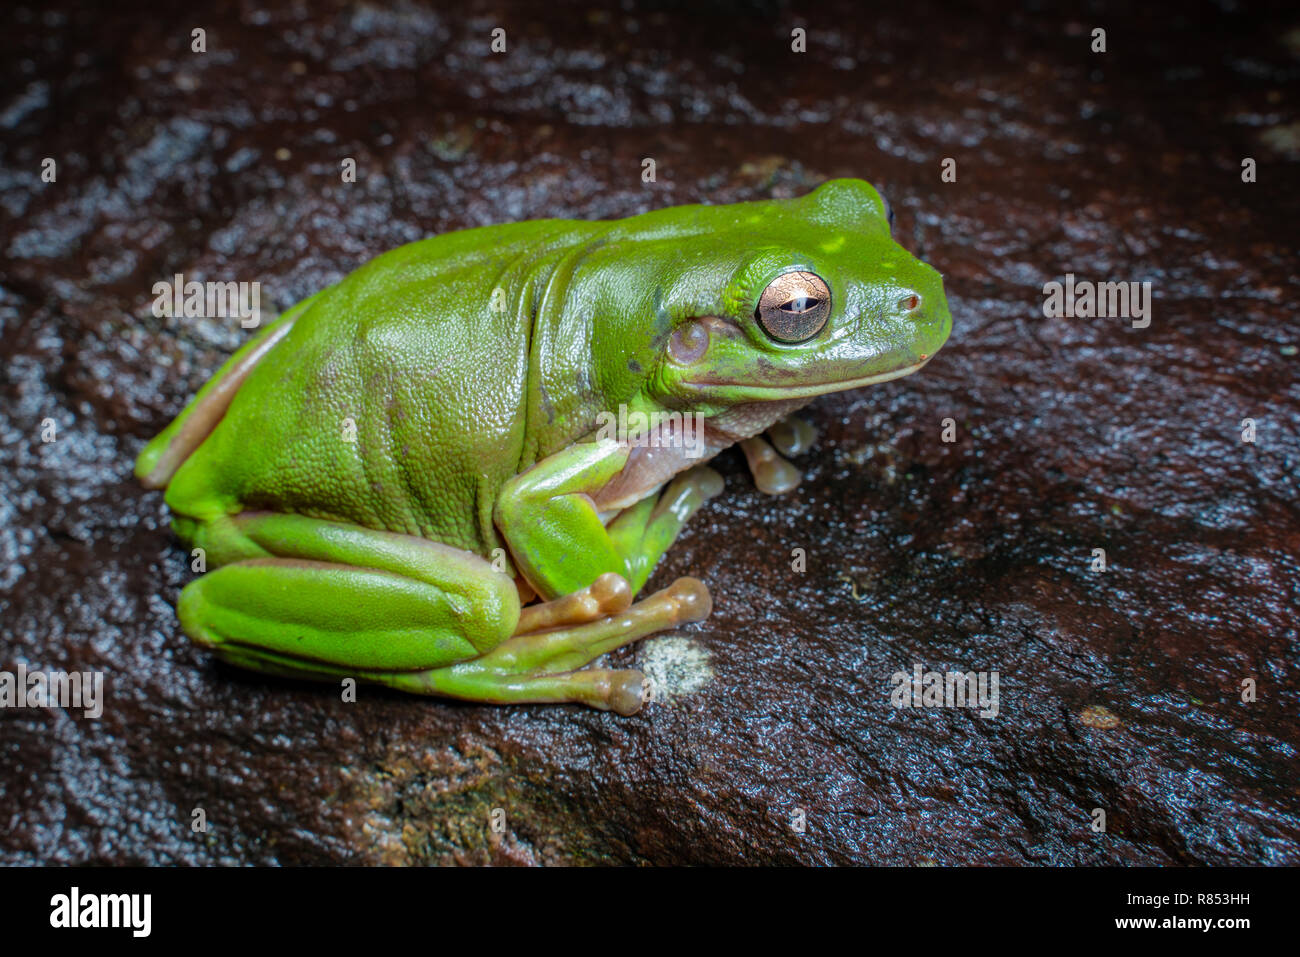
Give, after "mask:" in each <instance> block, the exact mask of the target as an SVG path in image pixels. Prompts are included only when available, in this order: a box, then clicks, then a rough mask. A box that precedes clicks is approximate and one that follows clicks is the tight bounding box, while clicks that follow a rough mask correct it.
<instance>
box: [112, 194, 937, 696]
mask: <svg viewBox="0 0 1300 957" xmlns="http://www.w3.org/2000/svg"><path fill="white" fill-rule="evenodd" d="M892 222H893V214H892V211H891V210H890V208H889V206H888V204H887V203H886V201H885V200H884V198H883V197H882V195H881V194H880V192H879V191H877V189H876V188H875V187H874V186H872V185H871V184H870V183H868V182H866V181H865V180H861V179H832V180H828V181H826V182H824V183H822V184H821V185H819V186H817V187H816V188H814V189H812V190H811V191H809V192H807V193H805V194H804V195H802V196H796V197H782V198H771V199H761V200H752V201H746V202H736V203H724V204H694V205H684V206H669V207H664V208H661V209H655V210H651V211H648V212H643V213H640V214H638V215H633V216H630V217H627V218H624V219H609V220H578V219H540V220H530V221H525V222H516V223H503V224H498V225H488V226H481V227H477V228H471V229H465V230H460V231H455V232H448V233H443V234H440V235H435V236H431V237H429V238H425V239H421V240H418V241H415V242H412V243H409V244H406V245H403V246H400V247H398V248H396V249H393V250H390V251H388V252H385V253H383V254H381V255H378V256H376V257H375V258H373V259H371V260H370V261H368V262H366V263H365V264H363V265H361V266H360V267H359V268H357V269H356V270H355V271H353V272H352V273H350V274H348V275H347V276H346V277H345V278H343V279H342V280H340V281H339V282H337V283H336V284H334V285H332V286H328V287H327V288H324V289H322V290H320V291H318V292H316V293H315V294H313V295H310V296H308V297H307V298H306V299H304V300H302V301H301V302H299V303H298V304H297V305H295V306H293V307H291V308H289V309H287V310H286V311H285V312H284V313H282V314H281V315H279V316H278V317H276V318H275V319H273V320H271V321H268V322H267V323H266V325H265V326H264V327H262V328H260V329H258V330H256V332H255V333H253V334H252V335H251V337H250V338H249V340H248V341H247V342H246V343H244V344H243V345H242V347H240V348H239V349H238V350H237V351H236V352H234V354H233V355H231V356H230V358H229V359H228V360H227V361H226V362H225V363H224V364H223V365H221V366H220V368H219V369H218V370H217V371H216V372H215V374H213V375H212V377H211V378H210V379H209V380H208V381H207V383H206V384H205V385H203V386H202V388H200V389H199V391H198V392H197V393H196V394H195V395H194V396H193V398H192V399H191V400H190V401H189V402H188V404H186V405H185V406H184V408H183V409H182V411H181V412H180V413H179V414H178V415H177V417H176V418H175V420H174V421H172V422H171V424H170V425H168V426H167V427H166V428H165V429H164V430H163V431H162V432H161V433H159V434H158V435H157V436H156V437H155V438H153V439H152V440H151V441H149V442H148V443H147V444H145V445H144V447H143V449H142V450H141V452H140V454H139V457H138V459H137V461H136V464H135V474H136V476H137V477H138V478H139V480H140V481H141V482H142V483H143V485H144V486H146V487H147V488H150V489H157V490H161V491H162V492H163V498H164V502H165V504H166V506H167V508H168V509H169V511H170V514H171V527H172V529H173V530H174V532H175V534H176V535H177V536H178V537H179V538H180V539H181V540H183V541H184V542H186V543H188V544H189V545H190V546H191V547H192V548H193V549H194V550H195V551H194V554H196V555H202V556H203V566H202V569H201V574H199V575H198V576H197V577H195V578H194V579H193V580H191V581H190V582H189V583H188V584H186V585H185V586H184V588H183V589H182V590H181V592H180V595H179V597H178V599H177V602H176V610H177V617H178V619H179V623H180V626H181V629H182V630H183V631H184V633H185V634H186V635H188V636H189V638H190V639H192V641H193V642H194V643H196V644H197V645H198V646H200V647H202V648H204V649H208V650H210V652H211V653H212V654H213V655H214V656H215V657H216V658H217V659H220V660H222V661H224V662H227V663H229V664H231V665H235V666H238V667H241V668H245V669H250V670H252V671H256V672H260V673H263V674H267V675H274V676H281V677H287V678H297V679H314V680H318V681H334V682H340V681H346V680H347V679H353V681H354V682H360V683H366V684H372V685H380V686H386V687H389V688H395V689H398V690H400V691H405V692H411V693H414V694H422V695H431V696H436V697H441V698H447V699H459V700H461V701H465V702H475V703H484V704H488V703H490V704H504V705H510V704H537V703H556V704H559V703H565V704H578V705H586V706H589V707H592V708H596V709H599V710H603V711H611V712H614V713H615V714H618V715H624V716H627V715H632V714H635V713H637V712H638V711H639V710H640V709H641V708H642V706H643V705H644V704H645V702H646V700H647V699H648V698H650V697H651V696H652V695H653V689H652V688H651V686H650V684H649V682H648V681H647V679H646V677H645V675H644V674H643V673H642V672H641V671H640V670H638V669H635V668H607V667H601V666H600V665H599V662H598V659H600V658H602V656H604V655H606V654H608V653H609V652H612V651H614V650H616V649H618V648H622V647H625V646H627V645H631V644H632V643H634V642H636V641H638V640H640V639H642V638H645V637H647V636H649V635H653V634H658V633H661V632H666V631H671V630H673V629H677V628H680V627H685V626H687V625H690V624H692V623H696V622H700V621H703V620H705V619H706V618H707V617H708V616H709V615H710V613H711V611H712V596H711V593H710V592H709V589H708V588H707V586H706V585H705V584H704V583H703V582H702V581H700V580H699V579H698V578H696V577H693V576H683V577H679V578H677V579H676V580H675V581H673V582H672V583H671V584H669V585H668V586H667V587H664V588H662V589H660V590H659V591H656V592H655V593H654V594H652V595H649V596H647V597H641V598H640V599H639V600H638V596H639V594H640V592H641V591H642V589H643V588H644V586H645V585H646V584H647V582H648V581H649V579H650V577H651V574H652V573H653V571H654V570H655V568H656V565H657V564H658V562H659V560H660V559H661V558H662V556H663V555H664V554H665V553H666V552H667V551H668V550H669V549H670V548H671V546H672V545H673V543H674V541H675V540H676V539H677V538H678V536H679V534H680V533H681V532H682V530H683V529H684V527H685V526H686V525H687V523H688V522H689V521H690V519H691V517H692V516H693V515H695V514H696V513H697V512H698V511H699V510H700V509H701V508H702V507H703V506H704V505H705V503H706V502H707V501H708V500H710V499H711V498H713V497H714V496H716V495H718V494H719V493H720V492H721V491H722V490H723V485H724V483H723V480H722V478H721V476H720V475H719V473H718V472H717V471H716V470H715V469H714V468H713V467H712V466H710V465H709V464H708V462H709V461H710V460H711V459H712V458H713V457H714V456H716V455H717V454H719V453H720V452H722V451H723V450H724V449H727V448H729V447H731V446H733V445H737V444H739V445H740V446H741V447H742V449H743V450H744V452H745V455H746V458H747V460H748V461H749V463H750V465H751V468H752V469H753V471H754V475H755V479H756V481H757V484H758V485H759V486H760V488H762V489H763V490H765V491H769V492H772V493H781V492H784V491H787V490H789V489H790V488H792V487H793V485H795V484H797V479H798V470H797V469H794V468H793V466H792V465H791V463H789V461H788V460H787V459H786V458H785V454H784V453H789V454H797V453H799V452H801V451H803V450H805V449H806V448H807V446H808V444H809V441H810V432H809V430H808V428H807V426H806V424H803V423H802V421H801V420H800V419H799V418H798V417H797V416H796V415H795V414H796V413H797V412H798V411H799V410H800V409H801V408H802V407H803V406H805V405H806V404H807V403H809V402H810V401H812V400H813V399H814V398H815V397H817V396H820V395H824V394H827V393H831V392H838V391H842V390H848V389H857V388H861V387H865V386H871V385H875V384H878V383H882V382H885V381H888V380H892V379H896V378H899V377H901V376H906V375H909V374H911V373H913V372H916V371H917V370H919V369H920V368H921V367H922V366H924V365H925V364H926V363H927V362H929V361H930V359H931V358H932V357H933V356H934V354H935V353H936V352H937V351H938V349H939V348H940V347H941V346H942V345H943V343H944V342H945V341H946V339H947V338H948V336H949V333H950V331H951V327H952V319H951V316H950V313H949V309H948V305H947V301H946V299H945V295H944V290H943V281H942V277H941V275H940V274H939V272H938V271H937V270H935V269H934V268H933V267H931V266H930V265H927V264H926V263H924V262H922V261H921V260H920V259H918V258H916V257H914V256H913V255H912V254H911V253H909V252H907V251H906V250H905V249H904V248H903V247H902V246H901V245H899V244H898V243H897V242H896V241H895V239H894V238H893V235H892ZM616 413H617V415H616ZM611 422H618V423H623V426H624V427H622V429H621V430H620V428H619V427H614V428H611V427H610V425H611ZM764 435H767V437H768V438H767V439H765V438H764ZM768 439H770V440H771V442H769V441H768ZM774 446H775V448H774ZM792 473H793V474H792ZM199 550H201V551H199ZM354 686H355V685H354Z"/></svg>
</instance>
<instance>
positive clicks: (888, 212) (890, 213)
mask: <svg viewBox="0 0 1300 957" xmlns="http://www.w3.org/2000/svg"><path fill="white" fill-rule="evenodd" d="M880 201H881V202H882V203H884V204H885V222H887V223H889V231H890V232H891V233H892V232H893V231H894V207H893V206H891V205H890V204H889V200H887V199H885V197H884V196H881V197H880Z"/></svg>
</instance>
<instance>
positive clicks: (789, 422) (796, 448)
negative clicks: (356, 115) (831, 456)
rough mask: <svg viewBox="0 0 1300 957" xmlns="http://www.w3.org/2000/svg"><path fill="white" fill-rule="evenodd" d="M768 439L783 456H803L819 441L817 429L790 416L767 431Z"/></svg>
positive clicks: (794, 416) (796, 417)
mask: <svg viewBox="0 0 1300 957" xmlns="http://www.w3.org/2000/svg"><path fill="white" fill-rule="evenodd" d="M767 437H768V438H769V439H771V440H772V444H773V445H774V446H776V450H777V451H778V452H780V453H781V454H782V455H803V454H804V453H805V452H807V451H808V450H809V449H810V448H812V444H813V443H814V442H816V441H817V427H816V426H814V425H812V424H811V423H809V422H805V421H804V420H803V419H801V418H799V417H798V416H797V415H788V416H786V417H785V418H784V419H782V420H781V421H780V422H778V423H776V425H774V426H772V427H771V428H770V429H768V430H767Z"/></svg>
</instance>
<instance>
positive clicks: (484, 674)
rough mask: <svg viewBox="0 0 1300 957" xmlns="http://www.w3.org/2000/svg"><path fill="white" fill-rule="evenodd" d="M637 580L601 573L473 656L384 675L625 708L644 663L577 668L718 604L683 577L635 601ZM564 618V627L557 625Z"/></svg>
mask: <svg viewBox="0 0 1300 957" xmlns="http://www.w3.org/2000/svg"><path fill="white" fill-rule="evenodd" d="M630 596H631V588H630V586H629V585H628V584H627V582H626V581H625V580H624V579H623V578H622V577H621V576H619V575H615V574H612V573H611V574H607V575H602V576H601V577H600V578H598V579H597V580H596V581H595V582H593V583H592V585H591V586H590V587H588V588H585V589H582V590H581V591H578V592H575V593H573V594H572V595H566V596H565V597H563V598H558V599H556V600H555V601H551V602H546V603H544V604H542V605H539V606H537V607H536V609H530V610H529V611H532V612H534V614H531V615H529V617H527V618H521V620H520V627H519V629H518V630H517V631H516V633H515V634H514V636H513V637H511V638H509V639H507V640H506V641H504V642H502V643H501V644H500V645H498V646H497V647H496V648H493V649H492V650H491V651H489V652H487V653H486V654H484V655H481V656H479V657H478V658H475V659H473V660H471V661H466V662H462V663H460V664H457V665H452V666H450V667H447V668H440V669H437V670H434V671H427V672H420V673H414V674H409V675H392V676H390V678H389V680H387V681H386V682H385V683H387V684H392V685H394V686H396V687H399V688H402V689H404V690H407V691H422V692H424V693H426V694H428V693H433V694H440V695H446V696H448V697H452V698H468V699H471V700H474V701H489V702H496V703H500V704H509V703H519V702H545V701H573V702H579V703H581V704H586V705H590V706H591V707H593V708H599V709H601V710H604V711H611V710H612V711H616V712H618V713H619V714H622V715H630V714H635V713H636V712H637V711H639V710H641V706H642V704H644V702H645V676H644V675H642V674H641V672H639V671H635V670H623V671H612V670H606V669H601V668H590V669H587V670H584V671H578V670H575V669H578V668H581V667H582V666H583V665H586V664H588V663H590V662H591V661H594V660H595V659H596V658H599V657H600V656H601V655H603V654H605V653H606V652H609V651H613V650H614V649H616V648H621V647H623V646H624V645H629V644H631V643H632V642H634V641H637V640H638V639H641V638H644V637H645V636H646V635H649V634H653V633H654V632H657V631H664V630H666V629H669V628H675V627H677V626H678V625H682V624H686V623H688V622H694V621H702V620H703V619H705V618H707V617H708V616H709V612H710V611H712V607H713V602H712V599H711V598H710V596H709V590H708V589H707V588H706V587H705V586H704V583H703V582H700V581H699V580H697V579H694V578H679V579H677V581H675V582H673V583H672V584H671V585H669V586H668V587H667V588H665V589H663V590H662V591H659V592H656V593H655V594H653V595H651V596H650V597H649V598H646V599H643V600H642V601H639V602H637V603H636V604H635V605H631V606H630V607H629V606H628V604H627V602H628V600H629V599H630ZM557 626H558V627H557Z"/></svg>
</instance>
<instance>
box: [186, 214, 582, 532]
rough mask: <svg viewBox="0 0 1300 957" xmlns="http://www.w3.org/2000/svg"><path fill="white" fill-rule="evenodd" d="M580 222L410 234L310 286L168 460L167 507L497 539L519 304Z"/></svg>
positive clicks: (193, 513) (521, 340)
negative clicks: (206, 430) (188, 450)
mask: <svg viewBox="0 0 1300 957" xmlns="http://www.w3.org/2000/svg"><path fill="white" fill-rule="evenodd" d="M585 225H587V224H580V223H572V222H568V221H558V220H551V221H544V222H533V223H520V224H514V225H508V226H499V227H489V228H487V229H481V230H471V231H466V232H461V233H452V234H448V235H446V236H440V237H434V238H433V239H429V240H423V241H421V242H417V243H411V244H409V245H407V246H403V247H400V248H399V249H395V250H393V251H392V252H390V253H386V254H384V255H383V256H380V257H377V258H376V259H374V260H372V261H371V262H370V263H368V264H366V265H365V266H362V267H361V268H360V269H358V270H357V271H355V272H354V273H352V274H351V275H349V276H348V277H347V278H345V279H344V280H343V281H341V282H340V283H339V284H337V285H336V286H333V287H331V288H329V289H327V290H324V291H323V292H321V293H319V294H318V295H317V296H315V297H313V299H312V300H311V301H310V302H309V303H308V304H307V305H306V308H305V309H303V311H302V312H301V314H300V315H298V316H297V317H296V318H293V320H292V328H290V329H289V330H288V331H287V332H286V333H284V335H283V336H282V337H281V338H280V339H279V341H278V342H277V343H276V344H275V345H274V347H273V348H271V349H270V350H269V351H268V352H267V353H266V354H265V355H264V356H262V357H261V358H260V359H259V360H258V362H257V364H256V366H255V367H254V368H252V369H251V371H249V372H248V374H247V377H246V378H245V379H244V380H243V382H242V383H241V384H240V385H239V386H238V391H237V392H236V393H235V395H234V398H233V400H231V402H230V405H229V407H228V408H227V409H226V411H225V415H224V416H223V417H222V418H221V420H220V422H219V423H218V424H217V425H216V427H215V428H214V429H213V431H212V432H211V434H210V435H208V436H207V438H206V439H205V440H204V441H203V442H202V444H201V445H199V446H198V448H197V449H196V450H195V451H194V452H193V454H191V455H190V456H189V458H188V459H186V460H185V462H184V463H183V464H182V465H181V466H180V468H179V469H178V470H177V472H176V474H175V476H174V477H173V478H172V480H171V482H170V484H169V485H168V488H167V503H168V505H169V506H170V507H171V508H172V509H173V511H175V512H177V513H179V514H182V515H186V516H189V517H191V518H194V519H198V520H200V521H202V520H207V519H211V518H215V517H218V516H220V515H225V514H235V513H238V512H242V511H249V510H269V511H277V512H292V513H297V514H305V515H312V516H314V517H319V518H327V519H333V520H338V521H345V522H350V523H355V524H360V525H364V526H366V527H368V528H377V529H386V530H390V531H397V532H403V533H406V534H411V535H420V536H423V537H426V538H430V539H434V540H437V541H442V542H446V543H447V544H450V545H455V546H457V547H460V548H466V549H469V550H472V551H475V552H478V553H480V554H486V553H487V552H489V551H490V550H491V549H492V548H494V547H497V545H499V544H500V542H499V539H498V538H497V534H496V530H495V528H494V526H493V523H492V508H493V505H494V503H495V500H496V493H497V490H498V489H499V488H500V486H501V485H502V484H503V483H504V482H505V481H506V480H508V479H509V478H510V477H511V476H512V475H514V474H515V472H516V470H517V469H518V467H519V463H520V459H521V456H522V455H523V454H524V451H525V444H526V429H527V421H526V419H527V389H528V374H529V373H528V370H529V339H530V328H529V323H530V318H531V314H532V307H531V305H530V302H531V301H532V300H533V299H534V296H535V295H536V294H538V293H539V290H537V289H536V288H535V287H536V285H537V284H538V283H541V282H544V281H545V278H546V276H547V275H548V274H549V272H548V270H547V268H546V266H547V262H548V259H550V260H553V259H554V258H555V250H557V249H558V250H563V249H564V248H565V244H566V243H567V242H570V241H571V240H572V239H573V238H574V236H575V234H576V233H577V229H578V228H580V227H583V226H585ZM485 234H486V235H485ZM493 234H495V235H493ZM494 292H495V295H494Z"/></svg>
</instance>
